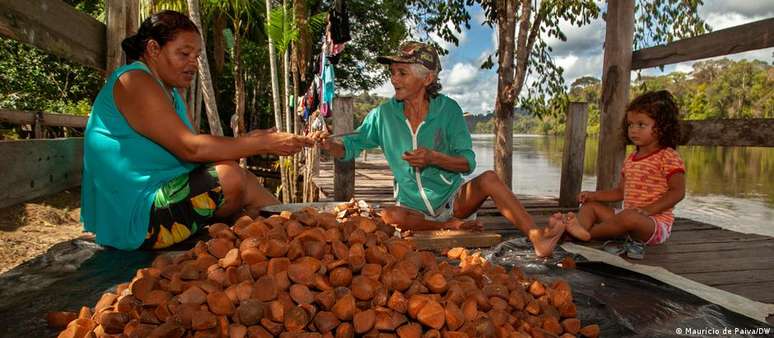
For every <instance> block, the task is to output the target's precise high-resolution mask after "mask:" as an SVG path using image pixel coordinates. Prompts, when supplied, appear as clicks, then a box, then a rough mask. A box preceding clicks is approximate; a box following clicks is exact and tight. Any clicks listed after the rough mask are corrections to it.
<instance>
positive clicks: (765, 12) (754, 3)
mask: <svg viewBox="0 0 774 338" xmlns="http://www.w3.org/2000/svg"><path fill="white" fill-rule="evenodd" d="M712 14H719V15H726V14H740V15H742V16H748V17H752V16H761V17H771V16H772V15H774V4H772V2H771V1H770V0H735V1H728V0H705V1H704V5H703V6H701V7H699V15H700V16H701V17H703V18H708V17H709V16H710V15H712Z"/></svg>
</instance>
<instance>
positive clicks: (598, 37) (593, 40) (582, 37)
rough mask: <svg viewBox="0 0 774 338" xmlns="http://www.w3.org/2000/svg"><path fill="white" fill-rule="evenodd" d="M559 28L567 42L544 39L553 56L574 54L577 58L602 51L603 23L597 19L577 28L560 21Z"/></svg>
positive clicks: (603, 38) (603, 39) (553, 38)
mask: <svg viewBox="0 0 774 338" xmlns="http://www.w3.org/2000/svg"><path fill="white" fill-rule="evenodd" d="M559 28H561V29H562V32H564V35H565V37H566V38H567V41H562V40H559V39H557V38H555V37H544V38H545V40H546V43H547V44H548V45H549V46H551V48H552V49H553V52H552V54H553V55H554V56H564V55H567V54H570V53H572V54H575V55H579V56H584V55H594V54H598V53H599V52H600V51H602V45H603V43H604V41H605V21H604V20H602V18H598V19H596V20H594V21H592V22H591V23H589V24H587V25H584V26H581V27H577V26H573V25H572V24H570V23H569V22H567V21H565V20H562V21H561V22H559Z"/></svg>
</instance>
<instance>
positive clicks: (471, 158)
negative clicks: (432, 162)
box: [343, 95, 476, 216]
mask: <svg viewBox="0 0 774 338" xmlns="http://www.w3.org/2000/svg"><path fill="white" fill-rule="evenodd" d="M357 131H359V133H358V134H356V135H350V136H346V137H344V139H343V143H344V147H345V149H346V152H345V154H344V160H351V159H353V158H355V157H357V156H358V155H359V154H360V152H361V151H363V150H364V149H371V148H376V147H381V149H382V151H383V152H384V157H385V158H386V159H387V164H388V165H389V166H390V170H392V174H393V176H394V177H395V199H396V202H397V205H399V206H404V207H408V208H411V209H414V210H417V211H421V212H423V213H425V214H427V215H430V216H436V214H437V213H436V212H437V211H438V209H439V208H440V207H442V206H443V204H444V203H445V202H446V201H448V200H449V198H451V196H452V194H454V193H455V192H456V191H457V189H459V187H460V185H462V183H463V178H462V175H468V174H470V173H472V172H473V170H474V169H475V168H476V155H475V153H473V150H472V146H473V143H472V141H471V139H470V132H469V131H468V128H467V125H466V124H465V119H464V118H463V117H462V109H460V106H459V105H458V104H457V102H455V101H454V100H452V99H451V98H449V97H447V96H445V95H437V96H436V97H434V98H432V99H430V108H429V111H428V113H427V116H426V117H425V120H424V121H423V122H422V123H421V124H420V125H419V127H418V128H417V132H416V134H415V133H413V132H412V130H411V125H410V124H409V121H408V119H407V118H406V116H405V115H404V114H403V103H402V102H399V101H397V100H395V98H392V99H389V100H387V101H386V102H384V103H382V104H381V105H379V106H378V107H376V108H374V109H373V110H371V112H369V113H368V116H366V118H365V120H364V121H363V123H362V124H361V125H360V127H358V128H357ZM417 147H424V148H428V149H431V150H435V151H438V152H441V153H444V154H447V155H450V156H456V157H460V156H461V157H464V158H465V159H466V160H467V161H468V172H465V173H459V172H453V171H448V170H445V169H442V168H440V167H437V166H428V167H425V168H423V169H421V170H418V169H415V168H413V167H411V166H410V165H409V163H408V162H406V161H405V160H403V158H402V156H403V153H404V152H407V151H412V150H415V149H417Z"/></svg>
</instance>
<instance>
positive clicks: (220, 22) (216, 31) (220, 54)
mask: <svg viewBox="0 0 774 338" xmlns="http://www.w3.org/2000/svg"><path fill="white" fill-rule="evenodd" d="M226 23H227V22H226V16H225V15H223V13H218V14H217V15H216V16H215V26H214V27H213V34H212V44H213V46H212V48H213V52H212V56H213V58H214V59H215V68H214V70H215V78H216V79H217V78H218V77H219V76H220V75H221V74H223V66H224V65H225V63H226V61H225V56H226V40H225V39H224V38H223V30H225V29H226Z"/></svg>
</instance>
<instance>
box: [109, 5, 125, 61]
mask: <svg viewBox="0 0 774 338" xmlns="http://www.w3.org/2000/svg"><path fill="white" fill-rule="evenodd" d="M126 7H127V6H126V1H125V0H105V11H106V12H107V13H106V15H105V16H106V18H107V36H106V38H107V45H106V47H107V53H106V54H107V61H106V64H105V76H110V74H111V73H113V71H114V70H116V68H118V67H120V66H121V65H123V64H124V51H123V50H122V49H121V42H122V41H124V38H126V28H127V27H126Z"/></svg>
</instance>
